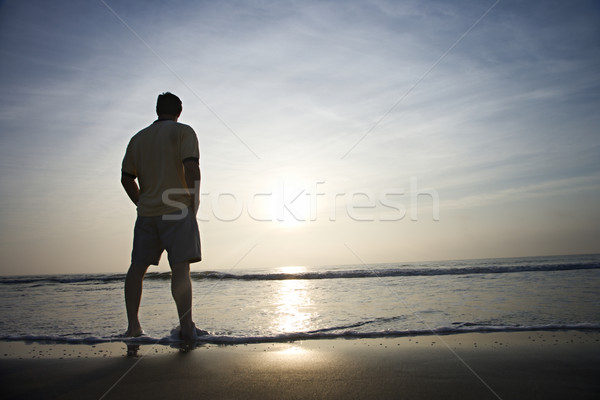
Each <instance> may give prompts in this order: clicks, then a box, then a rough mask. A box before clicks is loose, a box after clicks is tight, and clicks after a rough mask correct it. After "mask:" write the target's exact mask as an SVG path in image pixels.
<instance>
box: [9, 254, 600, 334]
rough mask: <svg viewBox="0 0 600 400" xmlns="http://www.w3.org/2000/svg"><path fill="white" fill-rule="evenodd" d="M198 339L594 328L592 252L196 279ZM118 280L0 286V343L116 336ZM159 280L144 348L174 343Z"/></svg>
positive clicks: (167, 299) (165, 278)
mask: <svg viewBox="0 0 600 400" xmlns="http://www.w3.org/2000/svg"><path fill="white" fill-rule="evenodd" d="M192 276H193V290H194V303H193V315H194V319H195V321H196V323H197V325H198V326H199V327H201V328H202V329H206V330H208V331H209V332H210V333H211V335H210V336H209V337H208V338H206V339H207V341H215V342H236V343H240V342H250V341H269V340H280V339H282V338H283V339H285V338H290V339H291V338H297V337H313V338H320V337H357V336H358V337H372V336H404V335H413V334H419V333H427V332H441V333H453V332H464V331H489V330H499V331H511V330H526V329H542V330H549V329H563V328H564V329H567V328H575V329H600V311H599V310H600V307H599V306H600V291H599V290H598V288H600V256H598V255H592V256H589V255H588V256H562V257H535V258H518V259H515V258H513V259H491V260H469V261H448V262H431V263H405V264H385V265H368V266H367V265H350V266H339V267H288V268H281V269H275V270H266V269H255V270H243V271H225V272H206V271H204V272H194V273H193V274H192ZM123 280H124V275H122V274H120V275H118V274H115V275H60V276H37V277H31V276H28V277H4V278H0V338H1V339H4V340H42V339H44V340H49V341H53V342H67V343H68V342H103V341H110V340H114V339H115V337H116V336H117V335H119V334H121V333H123V331H124V329H125V327H126V318H125V307H124V303H123ZM169 285H170V281H169V274H164V273H162V274H159V273H149V274H148V275H147V277H146V280H145V284H144V294H143V298H142V305H141V309H140V320H141V321H142V325H143V326H144V330H145V332H146V334H147V337H146V338H145V339H144V340H154V341H156V340H162V341H166V342H168V341H172V340H174V338H175V337H176V335H172V334H171V330H172V329H173V328H174V327H176V325H177V313H176V309H175V304H174V302H173V300H172V298H171V295H170V288H169Z"/></svg>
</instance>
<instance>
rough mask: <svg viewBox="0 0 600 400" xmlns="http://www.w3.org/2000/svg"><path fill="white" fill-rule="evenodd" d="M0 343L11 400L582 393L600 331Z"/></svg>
mask: <svg viewBox="0 0 600 400" xmlns="http://www.w3.org/2000/svg"><path fill="white" fill-rule="evenodd" d="M126 354H127V346H126V345H125V344H124V343H106V344H99V345H96V346H93V347H92V346H90V345H52V344H38V343H33V344H26V343H23V342H2V343H0V387H1V388H2V393H3V394H2V398H3V399H8V398H36V399H44V398H62V399H100V398H104V399H125V398H127V399H130V398H144V399H157V398H174V399H175V398H176V399H188V398H189V399H439V398H443V399H498V398H500V399H565V398H569V399H584V398H589V399H592V398H594V399H595V398H598V396H599V395H600V382H599V381H598V379H597V378H599V377H600V332H593V331H588V332H586V331H552V332H548V331H544V332H513V333H469V334H456V335H447V336H419V337H404V338H381V339H377V338H373V339H321V340H306V341H296V342H290V343H260V344H245V345H227V346H218V345H202V346H200V347H198V348H196V349H193V350H192V351H189V352H182V351H180V350H179V349H177V348H171V347H168V346H165V345H156V346H152V345H144V346H142V347H140V349H139V351H138V352H137V356H127V355H126Z"/></svg>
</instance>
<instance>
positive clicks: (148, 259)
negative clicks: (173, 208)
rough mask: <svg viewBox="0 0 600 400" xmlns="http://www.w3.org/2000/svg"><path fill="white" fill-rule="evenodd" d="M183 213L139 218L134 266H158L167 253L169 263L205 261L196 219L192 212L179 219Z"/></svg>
mask: <svg viewBox="0 0 600 400" xmlns="http://www.w3.org/2000/svg"><path fill="white" fill-rule="evenodd" d="M181 214H182V211H177V212H175V213H173V214H166V215H159V216H156V217H142V216H139V215H138V217H137V220H136V221H135V228H134V230H133V251H132V252H131V263H132V264H134V263H135V264H144V265H150V264H153V265H158V262H159V261H160V256H161V254H162V252H163V251H164V250H167V254H168V257H169V263H170V264H171V265H172V264H176V263H181V262H190V263H194V262H198V261H200V260H202V253H201V250H200V233H199V232H198V222H197V221H196V215H195V214H194V212H193V210H192V209H191V208H188V209H187V215H186V216H185V217H182V218H177V216H179V215H181Z"/></svg>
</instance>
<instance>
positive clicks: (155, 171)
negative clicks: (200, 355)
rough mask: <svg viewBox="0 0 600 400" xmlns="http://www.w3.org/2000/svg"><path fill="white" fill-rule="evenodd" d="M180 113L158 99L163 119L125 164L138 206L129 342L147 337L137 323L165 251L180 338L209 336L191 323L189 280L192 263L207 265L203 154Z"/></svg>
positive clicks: (172, 102) (176, 102)
mask: <svg viewBox="0 0 600 400" xmlns="http://www.w3.org/2000/svg"><path fill="white" fill-rule="evenodd" d="M181 111H182V106H181V100H180V99H179V98H178V97H177V96H175V95H174V94H172V93H169V92H166V93H163V94H161V95H159V96H158V100H157V102H156V114H157V115H158V119H157V120H156V121H154V123H152V124H151V125H150V126H148V127H146V128H144V129H142V130H141V131H139V132H138V133H137V134H136V135H135V136H133V137H132V138H131V140H130V142H129V145H128V146H127V151H126V152H125V157H124V158H123V165H122V169H121V183H122V185H123V188H124V189H125V191H126V192H127V195H128V196H129V198H130V199H131V201H132V202H133V203H134V204H135V205H136V206H137V220H136V223H135V228H134V233H133V250H132V252H131V266H130V267H129V271H128V272H127V277H126V278H125V306H126V309H127V320H128V328H127V332H126V333H125V336H129V337H133V336H140V335H142V334H143V330H142V327H141V325H140V321H139V319H138V310H139V307H140V300H141V298H142V283H143V279H144V275H145V274H146V271H147V269H148V267H149V266H150V265H151V264H153V265H158V262H159V260H160V256H161V254H162V252H163V251H164V250H166V251H167V253H168V259H169V265H170V267H171V293H172V295H173V299H174V300H175V304H176V305H177V313H178V314H179V323H180V338H181V339H183V340H193V339H194V338H196V337H197V335H199V334H202V333H205V332H203V331H199V330H198V329H197V328H196V326H195V324H194V322H193V320H192V282H191V279H190V263H193V262H198V261H200V260H201V259H202V255H201V251H200V234H199V232H198V224H197V222H196V213H197V212H198V206H199V199H200V196H199V194H200V166H199V154H200V153H199V150H198V138H197V136H196V133H195V132H194V130H193V129H192V128H191V127H190V126H188V125H184V124H181V123H178V122H177V120H178V118H179V116H180V115H181ZM136 179H137V182H136ZM138 182H139V187H138Z"/></svg>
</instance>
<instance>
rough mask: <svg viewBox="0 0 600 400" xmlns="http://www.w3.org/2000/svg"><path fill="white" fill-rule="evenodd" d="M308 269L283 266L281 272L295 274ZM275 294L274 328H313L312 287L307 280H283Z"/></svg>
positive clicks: (298, 330) (280, 330)
mask: <svg viewBox="0 0 600 400" xmlns="http://www.w3.org/2000/svg"><path fill="white" fill-rule="evenodd" d="M304 271H306V268H305V267H295V266H294V267H283V268H281V269H280V271H279V272H281V273H286V274H295V273H300V272H304ZM278 284H279V286H278V287H277V289H276V291H275V292H274V294H273V304H274V305H275V306H276V307H277V308H276V312H275V316H274V319H273V327H274V330H276V331H278V332H281V333H291V332H303V331H306V330H309V329H310V328H311V324H310V321H311V316H312V313H311V312H310V311H311V306H312V301H311V298H310V287H309V285H308V283H307V281H306V280H295V279H290V280H282V281H279V282H278Z"/></svg>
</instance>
